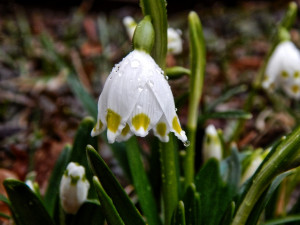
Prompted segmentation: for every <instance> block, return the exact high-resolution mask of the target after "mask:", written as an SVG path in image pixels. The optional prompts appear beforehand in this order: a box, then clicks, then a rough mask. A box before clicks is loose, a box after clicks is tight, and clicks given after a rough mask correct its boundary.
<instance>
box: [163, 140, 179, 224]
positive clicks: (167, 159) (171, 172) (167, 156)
mask: <svg viewBox="0 0 300 225" xmlns="http://www.w3.org/2000/svg"><path fill="white" fill-rule="evenodd" d="M160 161H161V170H162V171H161V174H162V175H161V176H162V193H163V200H164V214H165V223H164V224H165V225H170V224H171V218H172V215H173V212H174V210H175V208H176V206H177V203H178V177H177V171H176V163H175V162H176V150H175V147H174V144H173V134H170V141H169V142H168V143H163V142H161V143H160Z"/></svg>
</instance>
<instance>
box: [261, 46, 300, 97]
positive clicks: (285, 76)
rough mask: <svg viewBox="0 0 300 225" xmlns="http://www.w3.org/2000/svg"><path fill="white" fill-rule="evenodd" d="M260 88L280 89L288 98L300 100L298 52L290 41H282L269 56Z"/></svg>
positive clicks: (299, 60)
mask: <svg viewBox="0 0 300 225" xmlns="http://www.w3.org/2000/svg"><path fill="white" fill-rule="evenodd" d="M262 87H263V88H265V89H267V90H268V91H274V89H277V88H281V89H282V90H283V91H284V92H285V93H286V94H287V95H288V96H289V97H291V98H294V99H300V52H299V50H298V49H297V47H296V46H295V45H294V44H293V43H292V42H291V41H284V42H282V43H280V44H278V46H277V47H276V49H275V50H274V52H273V54H272V55H271V57H270V59H269V62H268V65H267V68H266V73H265V78H264V81H263V83H262Z"/></svg>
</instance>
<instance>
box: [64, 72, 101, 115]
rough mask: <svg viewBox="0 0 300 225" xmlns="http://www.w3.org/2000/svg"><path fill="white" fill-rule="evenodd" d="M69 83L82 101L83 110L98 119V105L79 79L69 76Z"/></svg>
mask: <svg viewBox="0 0 300 225" xmlns="http://www.w3.org/2000/svg"><path fill="white" fill-rule="evenodd" d="M67 82H68V84H69V86H70V88H71V90H72V92H73V93H74V94H75V96H76V97H77V98H78V99H79V100H80V102H81V104H82V106H83V108H84V109H85V110H86V111H87V112H88V113H89V114H90V115H91V116H92V117H93V118H94V119H97V103H96V101H95V100H94V98H93V97H92V96H91V95H90V94H89V93H88V92H87V91H86V89H85V88H84V87H83V86H82V84H81V83H80V81H79V80H78V78H77V77H76V76H75V75H74V74H68V76H67Z"/></svg>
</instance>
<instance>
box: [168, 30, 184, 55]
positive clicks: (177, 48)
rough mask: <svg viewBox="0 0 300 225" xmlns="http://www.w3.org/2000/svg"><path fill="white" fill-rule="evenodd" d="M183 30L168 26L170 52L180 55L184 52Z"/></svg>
mask: <svg viewBox="0 0 300 225" xmlns="http://www.w3.org/2000/svg"><path fill="white" fill-rule="evenodd" d="M181 33H182V32H181V30H179V29H176V30H175V29H174V28H171V27H169V28H168V52H169V53H172V54H174V55H178V54H180V53H181V52H182V39H181Z"/></svg>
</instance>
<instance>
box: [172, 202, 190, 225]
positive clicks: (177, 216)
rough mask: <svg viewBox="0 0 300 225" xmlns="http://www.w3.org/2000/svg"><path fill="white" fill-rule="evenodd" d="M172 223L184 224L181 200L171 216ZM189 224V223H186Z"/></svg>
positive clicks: (175, 224)
mask: <svg viewBox="0 0 300 225" xmlns="http://www.w3.org/2000/svg"><path fill="white" fill-rule="evenodd" d="M171 224H172V225H185V224H186V223H185V210H184V203H183V201H179V202H178V205H177V207H176V209H175V211H174V214H173V217H172V222H171ZM188 224H189V223H188Z"/></svg>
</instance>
